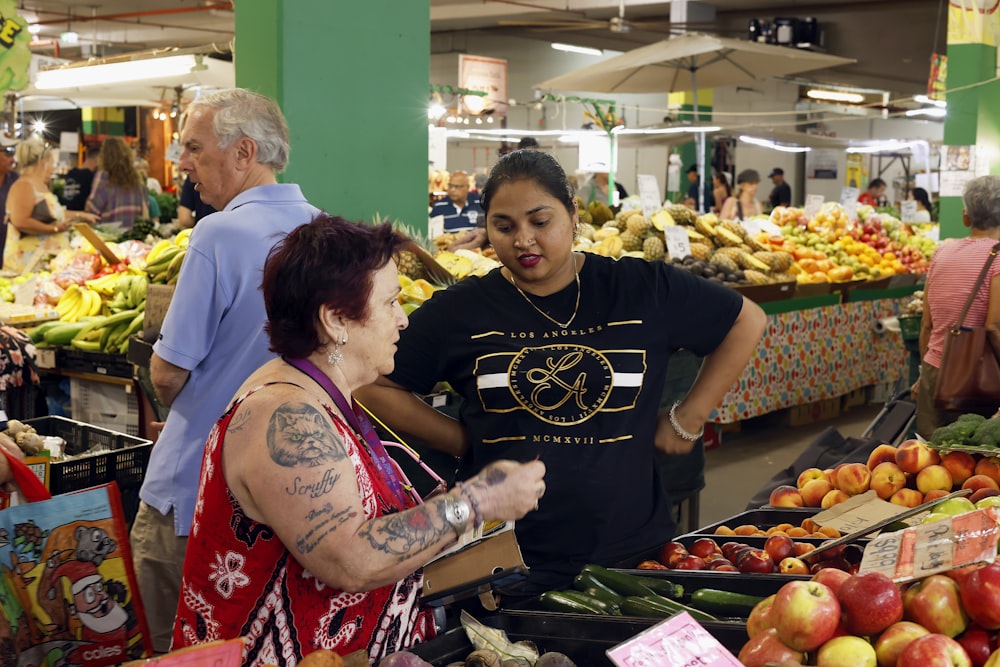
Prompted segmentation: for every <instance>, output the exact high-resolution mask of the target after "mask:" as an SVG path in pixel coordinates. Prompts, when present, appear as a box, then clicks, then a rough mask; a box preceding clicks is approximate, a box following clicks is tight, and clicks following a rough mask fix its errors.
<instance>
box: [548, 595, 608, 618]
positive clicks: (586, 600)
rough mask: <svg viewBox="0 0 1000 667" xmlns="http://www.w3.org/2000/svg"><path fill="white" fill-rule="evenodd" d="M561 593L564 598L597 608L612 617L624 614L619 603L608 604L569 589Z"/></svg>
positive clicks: (597, 598) (592, 596)
mask: <svg viewBox="0 0 1000 667" xmlns="http://www.w3.org/2000/svg"><path fill="white" fill-rule="evenodd" d="M559 592H560V593H562V594H563V596H565V597H568V598H569V599H571V600H576V601H577V602H579V603H581V604H583V605H587V606H593V607H597V608H598V609H600V610H601V612H602V613H604V614H607V615H610V616H621V614H622V611H621V609H620V608H619V606H618V602H607V601H605V600H602V599H601V598H599V597H597V596H594V595H591V594H590V593H588V592H587V591H577V590H573V589H569V590H562V591H559Z"/></svg>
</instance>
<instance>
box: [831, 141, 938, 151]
mask: <svg viewBox="0 0 1000 667" xmlns="http://www.w3.org/2000/svg"><path fill="white" fill-rule="evenodd" d="M926 143H927V142H926V141H923V142H922V141H899V140H897V139H889V140H888V141H880V142H878V143H874V144H869V145H867V146H848V147H847V148H846V149H844V150H845V151H846V152H848V153H891V152H893V151H898V150H904V149H908V148H918V147H920V146H923V145H925V144H926Z"/></svg>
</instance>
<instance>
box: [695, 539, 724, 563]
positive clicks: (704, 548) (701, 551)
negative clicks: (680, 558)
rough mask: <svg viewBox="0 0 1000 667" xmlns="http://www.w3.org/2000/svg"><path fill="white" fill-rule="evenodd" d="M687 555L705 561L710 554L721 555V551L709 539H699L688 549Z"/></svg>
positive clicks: (713, 541)
mask: <svg viewBox="0 0 1000 667" xmlns="http://www.w3.org/2000/svg"><path fill="white" fill-rule="evenodd" d="M688 553H690V554H691V555H693V556H699V557H700V558H705V559H707V558H708V557H709V556H711V555H712V554H716V553H717V554H721V553H722V550H721V549H720V548H719V545H718V544H717V543H716V541H715V540H713V539H712V538H711V537H699V538H698V539H697V540H695V541H694V542H692V543H691V546H689V547H688Z"/></svg>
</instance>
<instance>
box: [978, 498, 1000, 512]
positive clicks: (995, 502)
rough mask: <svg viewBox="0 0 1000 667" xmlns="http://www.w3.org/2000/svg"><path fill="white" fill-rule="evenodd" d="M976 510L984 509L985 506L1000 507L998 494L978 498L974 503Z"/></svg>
mask: <svg viewBox="0 0 1000 667" xmlns="http://www.w3.org/2000/svg"><path fill="white" fill-rule="evenodd" d="M974 505H975V507H976V509H977V510H984V509H986V508H987V507H1000V494H998V495H995V496H986V497H985V498H980V499H978V500H977V501H976V502H975V503H974Z"/></svg>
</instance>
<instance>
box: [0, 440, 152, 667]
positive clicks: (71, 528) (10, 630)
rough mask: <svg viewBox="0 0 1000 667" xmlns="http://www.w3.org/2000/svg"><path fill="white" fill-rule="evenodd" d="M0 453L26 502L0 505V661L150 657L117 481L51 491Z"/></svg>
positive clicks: (88, 665)
mask: <svg viewBox="0 0 1000 667" xmlns="http://www.w3.org/2000/svg"><path fill="white" fill-rule="evenodd" d="M0 451H2V448H0ZM3 453H4V454H5V455H6V456H7V459H8V461H9V462H10V464H11V468H12V470H13V472H14V479H15V481H16V483H17V485H18V487H19V489H20V492H21V494H22V495H23V496H24V498H25V499H26V500H28V501H29V502H28V503H26V504H23V505H16V506H14V507H10V508H8V509H5V510H3V511H0V565H2V569H3V576H2V577H0V664H12V665H13V664H20V665H64V666H66V667H71V666H74V667H101V666H102V665H116V664H119V663H123V662H126V661H128V660H133V659H138V658H145V657H147V656H150V655H152V653H153V650H152V642H151V639H150V636H149V628H148V627H147V625H146V616H145V614H144V613H143V609H142V602H141V601H140V599H139V587H138V585H137V584H136V579H135V572H134V570H133V567H132V552H131V549H130V548H129V542H128V530H127V528H126V523H125V515H124V513H123V511H122V505H121V497H120V495H119V493H118V485H117V484H115V483H114V482H112V483H110V484H104V485H101V486H95V487H92V488H90V489H86V490H83V491H79V492H76V493H70V494H64V495H59V496H55V497H52V496H50V495H49V492H48V491H47V490H46V489H45V487H44V486H43V485H42V484H41V483H40V482H39V481H38V478H37V477H35V475H34V473H32V472H31V470H30V469H29V468H28V467H27V466H25V465H24V464H23V463H21V462H20V461H18V460H17V459H14V458H13V457H11V455H10V454H8V453H7V452H6V451H3Z"/></svg>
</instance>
